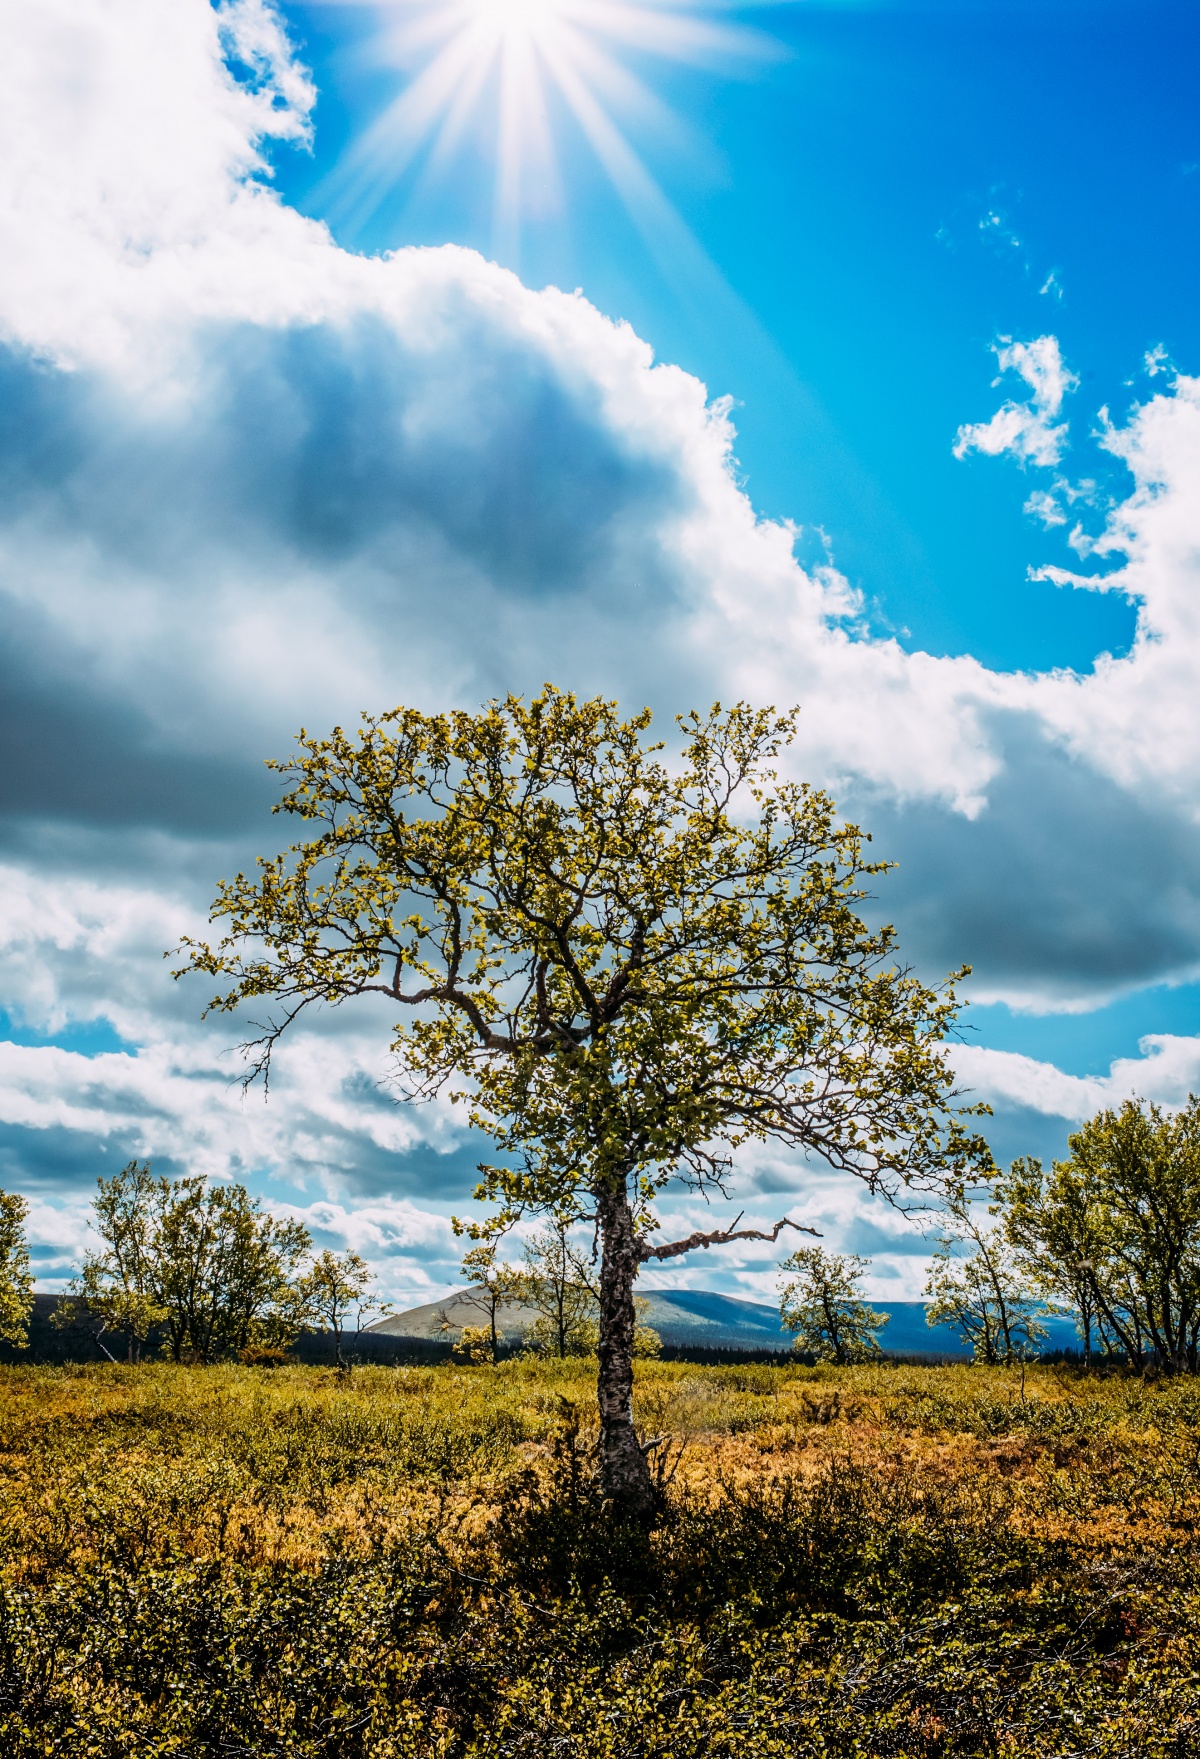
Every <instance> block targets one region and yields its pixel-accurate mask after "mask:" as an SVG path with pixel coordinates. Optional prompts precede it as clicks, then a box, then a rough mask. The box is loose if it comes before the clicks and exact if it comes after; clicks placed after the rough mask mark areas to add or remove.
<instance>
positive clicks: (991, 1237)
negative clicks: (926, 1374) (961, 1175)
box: [925, 1185, 1051, 1364]
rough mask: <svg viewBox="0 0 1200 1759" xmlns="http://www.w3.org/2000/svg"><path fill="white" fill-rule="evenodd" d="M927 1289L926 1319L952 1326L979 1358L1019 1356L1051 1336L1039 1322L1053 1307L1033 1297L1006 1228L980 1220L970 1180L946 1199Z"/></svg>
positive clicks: (1011, 1358) (1006, 1359)
mask: <svg viewBox="0 0 1200 1759" xmlns="http://www.w3.org/2000/svg"><path fill="white" fill-rule="evenodd" d="M995 1209H996V1206H995V1205H993V1206H992V1209H991V1211H990V1213H992V1214H995ZM925 1293H926V1294H927V1295H928V1296H929V1297H930V1301H929V1305H928V1307H927V1308H926V1311H925V1320H926V1324H928V1325H952V1326H953V1327H954V1329H955V1330H956V1331H957V1332H958V1334H959V1336H960V1337H961V1338H962V1339H963V1340H964V1342H966V1343H968V1344H970V1345H971V1348H972V1351H973V1353H974V1356H975V1360H976V1361H977V1362H985V1363H993V1364H994V1363H1003V1362H1014V1361H1021V1360H1023V1359H1025V1358H1027V1357H1029V1356H1031V1355H1033V1354H1035V1353H1036V1347H1037V1345H1038V1344H1039V1343H1040V1342H1041V1341H1042V1339H1044V1338H1045V1337H1047V1336H1048V1333H1047V1331H1046V1328H1045V1326H1044V1325H1041V1324H1039V1322H1038V1321H1039V1316H1040V1315H1043V1314H1046V1313H1047V1312H1049V1311H1051V1310H1050V1309H1049V1308H1047V1307H1046V1306H1045V1305H1044V1303H1041V1302H1039V1301H1038V1300H1037V1299H1036V1298H1034V1296H1033V1294H1032V1291H1031V1289H1030V1286H1029V1282H1028V1280H1027V1278H1026V1277H1025V1275H1024V1274H1023V1272H1022V1268H1021V1266H1020V1264H1019V1263H1018V1261H1017V1259H1016V1257H1015V1255H1014V1253H1013V1252H1012V1249H1011V1248H1010V1247H1009V1246H1008V1244H1007V1242H1006V1241H1005V1238H1004V1234H1003V1232H1002V1230H1001V1229H999V1228H996V1227H988V1226H986V1225H984V1224H983V1223H981V1222H980V1220H979V1218H978V1217H977V1215H976V1213H975V1210H974V1207H973V1205H972V1191H971V1188H970V1187H968V1186H966V1185H960V1186H958V1187H957V1188H956V1189H955V1190H954V1191H952V1192H951V1194H950V1197H949V1200H948V1202H947V1204H946V1211H945V1222H944V1226H943V1229H942V1232H941V1235H940V1236H939V1249H938V1251H937V1252H936V1253H935V1254H934V1258H933V1263H932V1265H931V1266H930V1271H929V1281H928V1282H927V1284H926V1285H925Z"/></svg>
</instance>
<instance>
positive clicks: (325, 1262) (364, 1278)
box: [300, 1249, 386, 1371]
mask: <svg viewBox="0 0 1200 1759" xmlns="http://www.w3.org/2000/svg"><path fill="white" fill-rule="evenodd" d="M374 1281H375V1273H374V1271H373V1270H372V1269H371V1267H370V1265H369V1264H368V1263H367V1262H366V1260H365V1259H363V1258H360V1257H359V1255H358V1253H357V1252H343V1253H342V1254H341V1255H340V1256H339V1254H338V1253H336V1252H330V1251H329V1250H328V1249H326V1250H325V1251H324V1252H322V1253H320V1254H318V1256H317V1257H316V1258H314V1259H313V1261H312V1263H311V1264H310V1265H309V1267H308V1269H307V1270H306V1271H305V1272H304V1275H303V1276H302V1277H301V1279H300V1306H301V1309H302V1311H303V1314H304V1317H305V1319H307V1320H309V1321H315V1322H316V1323H317V1324H318V1325H320V1326H321V1327H322V1328H323V1329H324V1330H326V1331H331V1332H332V1333H333V1349H334V1358H335V1360H336V1362H337V1366H338V1368H339V1369H341V1370H342V1371H345V1370H346V1368H347V1363H346V1362H345V1360H344V1358H343V1356H342V1333H343V1332H344V1331H345V1329H346V1321H347V1320H348V1319H349V1317H350V1315H351V1313H353V1314H354V1316H355V1320H356V1326H355V1330H356V1333H357V1332H361V1331H362V1322H363V1315H364V1314H365V1313H373V1312H381V1311H383V1309H384V1308H385V1306H386V1303H385V1302H383V1301H381V1300H380V1299H379V1298H378V1297H377V1296H376V1295H373V1294H371V1293H370V1287H371V1284H372V1283H373V1282H374Z"/></svg>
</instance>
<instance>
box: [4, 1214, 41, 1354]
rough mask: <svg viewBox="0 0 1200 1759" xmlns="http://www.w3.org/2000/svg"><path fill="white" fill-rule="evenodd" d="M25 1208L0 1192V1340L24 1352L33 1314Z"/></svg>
mask: <svg viewBox="0 0 1200 1759" xmlns="http://www.w3.org/2000/svg"><path fill="white" fill-rule="evenodd" d="M28 1209H29V1206H28V1204H27V1203H26V1201H25V1199H24V1198H23V1197H20V1196H18V1195H17V1193H16V1192H12V1191H0V1339H3V1341H4V1342H5V1343H6V1344H15V1345H16V1346H17V1348H18V1349H24V1347H25V1345H26V1344H27V1343H28V1342H29V1315H30V1313H31V1312H32V1311H33V1276H32V1275H31V1273H30V1269H29V1247H28V1245H27V1244H26V1241H25V1217H26V1215H27V1213H28Z"/></svg>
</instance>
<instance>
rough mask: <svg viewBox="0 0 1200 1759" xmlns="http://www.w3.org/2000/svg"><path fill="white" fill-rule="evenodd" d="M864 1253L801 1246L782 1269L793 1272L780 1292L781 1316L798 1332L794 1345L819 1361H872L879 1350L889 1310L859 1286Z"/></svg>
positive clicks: (864, 1265)
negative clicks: (875, 1306)
mask: <svg viewBox="0 0 1200 1759" xmlns="http://www.w3.org/2000/svg"><path fill="white" fill-rule="evenodd" d="M866 1268H867V1261H866V1259H865V1258H857V1257H851V1256H848V1255H844V1254H841V1253H836V1252H826V1251H825V1250H824V1249H823V1248H822V1247H820V1246H803V1247H801V1249H800V1250H799V1251H798V1252H793V1253H792V1255H791V1257H790V1258H785V1259H784V1261H783V1263H782V1264H781V1266H780V1269H781V1270H785V1271H787V1270H790V1271H795V1273H796V1275H795V1276H794V1277H792V1279H791V1280H790V1281H789V1282H787V1283H785V1284H784V1285H783V1287H782V1288H781V1290H780V1293H779V1316H780V1318H781V1320H782V1321H783V1324H784V1326H785V1327H786V1328H787V1330H788V1331H790V1332H794V1333H795V1342H794V1344H793V1346H792V1347H793V1349H796V1350H802V1351H804V1352H805V1353H806V1354H810V1355H813V1356H816V1357H817V1359H818V1361H821V1362H838V1363H847V1362H868V1361H870V1360H871V1359H872V1358H873V1357H876V1356H878V1355H879V1336H878V1334H879V1333H880V1332H881V1331H882V1330H883V1328H884V1326H885V1325H886V1324H887V1322H888V1320H889V1319H890V1318H891V1315H890V1314H888V1313H876V1312H875V1310H874V1309H873V1308H871V1307H869V1306H868V1305H867V1303H866V1301H864V1299H863V1297H862V1291H861V1289H860V1287H859V1285H860V1283H861V1282H862V1278H863V1273H864V1272H865V1270H866Z"/></svg>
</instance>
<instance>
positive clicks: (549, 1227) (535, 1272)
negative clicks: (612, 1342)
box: [521, 1209, 599, 1356]
mask: <svg viewBox="0 0 1200 1759" xmlns="http://www.w3.org/2000/svg"><path fill="white" fill-rule="evenodd" d="M577 1220H578V1218H577V1216H576V1215H575V1214H574V1213H573V1212H572V1211H571V1210H570V1209H555V1210H552V1211H551V1212H550V1215H549V1218H548V1220H547V1223H546V1226H545V1227H544V1228H542V1229H541V1230H540V1231H539V1232H538V1233H536V1234H534V1235H533V1237H532V1238H531V1239H530V1240H528V1241H527V1242H526V1244H525V1253H524V1257H525V1272H524V1275H523V1277H522V1288H521V1294H522V1298H523V1300H524V1301H525V1303H526V1304H527V1305H528V1306H530V1307H533V1308H534V1309H535V1310H536V1312H537V1316H538V1317H537V1319H536V1320H535V1321H534V1323H533V1325H532V1326H531V1327H530V1329H529V1331H528V1332H527V1333H526V1342H527V1343H529V1344H531V1345H532V1346H533V1348H534V1349H537V1350H542V1351H545V1352H546V1354H548V1355H553V1356H585V1355H591V1354H592V1352H593V1351H594V1350H595V1348H596V1345H597V1341H598V1328H597V1323H596V1315H597V1313H598V1312H599V1291H598V1289H597V1288H596V1286H595V1284H594V1283H593V1281H592V1278H591V1275H590V1271H589V1267H588V1265H587V1263H586V1262H585V1260H584V1258H583V1255H582V1254H581V1253H579V1252H578V1251H576V1249H575V1247H574V1246H573V1245H572V1243H571V1229H572V1227H573V1226H574V1225H575V1223H576V1221H577Z"/></svg>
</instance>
